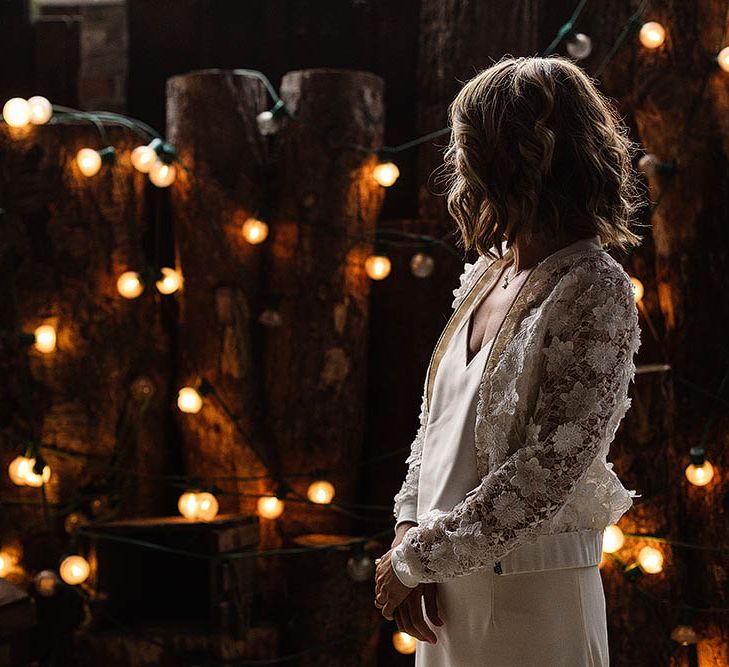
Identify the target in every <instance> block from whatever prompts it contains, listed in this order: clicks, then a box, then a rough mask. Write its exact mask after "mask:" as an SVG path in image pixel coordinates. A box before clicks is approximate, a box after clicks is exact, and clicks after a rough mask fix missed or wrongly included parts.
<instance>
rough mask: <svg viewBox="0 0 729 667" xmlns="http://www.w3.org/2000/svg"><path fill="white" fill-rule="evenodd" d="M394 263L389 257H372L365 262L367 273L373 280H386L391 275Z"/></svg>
mask: <svg viewBox="0 0 729 667" xmlns="http://www.w3.org/2000/svg"><path fill="white" fill-rule="evenodd" d="M391 269H392V263H391V262H390V258H389V257H388V256H387V255H377V254H375V255H370V256H369V257H368V258H367V259H366V260H365V271H367V275H368V276H369V277H370V278H372V280H384V279H385V278H387V276H389V275H390V270H391Z"/></svg>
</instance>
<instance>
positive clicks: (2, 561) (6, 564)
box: [0, 551, 15, 577]
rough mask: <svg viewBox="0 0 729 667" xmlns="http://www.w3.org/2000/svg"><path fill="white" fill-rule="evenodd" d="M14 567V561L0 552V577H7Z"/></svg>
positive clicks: (3, 552) (10, 556)
mask: <svg viewBox="0 0 729 667" xmlns="http://www.w3.org/2000/svg"><path fill="white" fill-rule="evenodd" d="M14 565H15V559H14V558H13V557H12V555H11V554H9V553H8V552H7V551H0V577H7V576H8V574H9V573H10V571H11V570H12V569H13V566H14Z"/></svg>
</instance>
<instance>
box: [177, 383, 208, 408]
mask: <svg viewBox="0 0 729 667" xmlns="http://www.w3.org/2000/svg"><path fill="white" fill-rule="evenodd" d="M202 405H203V400H202V396H200V394H199V392H198V390H197V389H195V388H194V387H183V388H182V389H180V391H178V392H177V407H178V408H179V409H180V411H181V412H186V413H188V414H191V415H196V414H197V413H198V412H200V410H201V409H202Z"/></svg>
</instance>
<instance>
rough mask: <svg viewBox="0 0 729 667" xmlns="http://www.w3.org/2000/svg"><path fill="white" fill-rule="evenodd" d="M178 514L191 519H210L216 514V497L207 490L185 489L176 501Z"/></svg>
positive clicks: (217, 507) (217, 506)
mask: <svg viewBox="0 0 729 667" xmlns="http://www.w3.org/2000/svg"><path fill="white" fill-rule="evenodd" d="M177 508H178V509H179V510H180V514H182V516H184V517H185V518H186V519H190V520H191V521H212V520H213V519H214V518H215V517H216V516H217V514H218V509H219V505H218V499H217V498H216V497H215V496H214V495H213V494H212V493H208V492H207V491H186V492H185V493H183V494H182V495H181V496H180V499H179V500H178V501H177Z"/></svg>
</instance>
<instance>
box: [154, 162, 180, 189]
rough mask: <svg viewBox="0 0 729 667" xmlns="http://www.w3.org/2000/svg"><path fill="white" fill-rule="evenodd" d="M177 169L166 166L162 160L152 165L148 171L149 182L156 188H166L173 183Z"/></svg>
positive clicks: (172, 166) (171, 165) (173, 166)
mask: <svg viewBox="0 0 729 667" xmlns="http://www.w3.org/2000/svg"><path fill="white" fill-rule="evenodd" d="M176 176H177V169H176V168H175V165H174V164H167V163H166V162H162V160H157V161H156V162H153V163H152V166H151V167H150V169H149V180H150V181H152V183H154V185H156V186H157V187H158V188H166V187H169V186H170V185H172V184H173V183H174V182H175V177H176Z"/></svg>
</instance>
